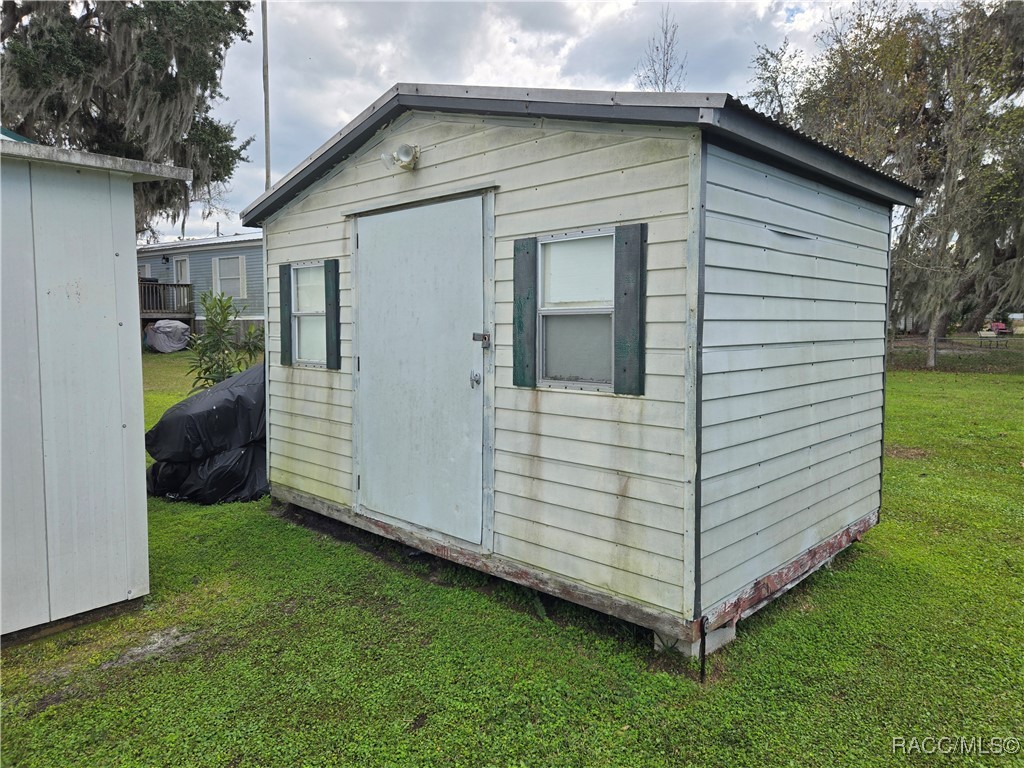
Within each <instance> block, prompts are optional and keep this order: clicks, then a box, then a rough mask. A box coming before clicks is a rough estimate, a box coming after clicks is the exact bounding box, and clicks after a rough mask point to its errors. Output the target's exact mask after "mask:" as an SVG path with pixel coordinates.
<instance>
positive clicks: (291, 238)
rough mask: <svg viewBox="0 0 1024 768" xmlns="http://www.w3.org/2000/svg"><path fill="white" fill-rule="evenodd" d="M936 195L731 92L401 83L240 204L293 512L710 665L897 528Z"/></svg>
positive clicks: (285, 490)
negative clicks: (900, 272) (493, 579)
mask: <svg viewBox="0 0 1024 768" xmlns="http://www.w3.org/2000/svg"><path fill="white" fill-rule="evenodd" d="M915 192H916V191H915V190H914V189H913V188H911V187H909V186H907V185H905V184H903V183H901V182H899V181H898V180H896V179H893V178H891V177H889V176H886V175H883V174H881V173H879V172H877V171H875V170H873V169H871V168H869V167H868V166H866V165H864V164H862V163H859V162H857V161H855V160H853V159H851V158H849V157H846V156H844V155H842V154H840V153H838V152H835V151H834V150H832V149H830V148H828V147H827V146H824V145H822V144H821V143H818V142H816V141H814V140H813V139H811V138H809V137H807V136H805V135H802V134H800V133H798V132H796V131H793V130H791V129H789V128H786V127H784V126H782V125H780V124H778V123H775V122H773V121H771V120H770V119H768V118H766V117H764V116H763V115H760V114H758V113H756V112H754V111H752V110H750V109H748V108H747V107H744V106H743V105H742V104H741V103H740V102H738V101H737V100H736V99H734V98H732V97H731V96H728V95H726V94H654V93H600V92H587V91H553V90H521V89H508V88H477V87H464V86H438V85H407V84H400V85H397V86H395V87H394V88H392V89H390V90H389V91H388V92H387V93H385V94H384V95H383V96H382V97H381V98H380V99H379V100H378V101H376V102H375V103H374V104H372V105H371V106H370V107H369V108H368V109H367V110H366V111H364V112H363V113H362V114H361V115H359V116H358V117H357V118H356V119H355V120H353V121H352V122H351V123H350V124H349V125H348V126H346V127H345V128H344V129H343V130H342V131H341V132H340V133H338V134H337V135H336V136H334V137H333V138H332V139H330V140H329V141H328V142H327V143H326V144H324V145H323V146H322V147H321V148H320V149H318V150H317V151H316V152H314V153H313V154H312V155H311V156H310V157H309V159H308V160H306V161H305V162H304V163H303V164H302V165H301V166H299V167H298V168H296V169H295V170H294V171H293V172H292V173H290V174H289V175H288V176H286V177H285V178H284V179H283V180H282V181H281V182H279V183H278V184H277V185H276V186H275V187H274V188H273V189H271V190H270V191H269V192H267V193H266V194H264V195H263V196H262V197H260V198H259V199H258V200H257V201H256V202H254V203H253V204H252V205H251V206H250V207H249V208H248V209H247V210H246V211H245V212H244V213H243V220H244V222H245V223H246V224H248V225H250V226H262V227H263V230H264V239H265V251H266V257H267V276H268V280H267V309H268V314H267V317H268V338H267V344H268V347H267V348H268V355H267V365H268V375H269V386H268V393H269V394H268V432H269V440H268V446H269V448H268V450H269V461H268V467H269V473H270V481H271V485H272V493H273V495H274V496H275V497H277V498H279V499H282V500H284V501H287V502H290V503H294V504H296V505H300V506H302V507H306V508H308V509H311V510H315V511H317V512H319V513H322V514H325V515H328V516H331V517H334V518H337V519H339V520H342V521H345V522H347V523H350V524H353V525H356V526H359V527H362V528H365V529H368V530H371V531H376V532H378V533H381V534H383V535H385V536H389V537H392V538H394V539H398V540H400V541H403V542H405V543H407V544H409V545H411V546H415V547H418V548H420V549H423V550H426V551H428V552H432V553H434V554H437V555H440V556H442V557H446V558H449V559H451V560H454V561H457V562H460V563H464V564H467V565H470V566H472V567H474V568H479V569H481V570H484V571H487V572H490V573H493V574H497V575H499V576H502V577H504V578H507V579H510V580H512V581H515V582H519V583H522V584H526V585H529V586H531V587H534V588H537V589H540V590H542V591H545V592H549V593H551V594H554V595H559V596H561V597H564V598H567V599H569V600H572V601H575V602H578V603H582V604H584V605H588V606H591V607H593V608H596V609H598V610H601V611H605V612H608V613H610V614H613V615H616V616H619V617H622V618H624V619H627V620H630V621H633V622H636V623H638V624H641V625H643V626H646V627H650V628H652V629H654V630H655V631H656V633H657V636H658V638H659V639H660V640H662V641H665V642H669V643H672V642H678V644H679V647H680V648H681V649H682V650H684V651H687V652H694V651H696V649H697V648H698V647H699V645H698V641H699V639H700V636H701V628H702V627H703V628H704V629H705V630H707V631H708V632H710V633H711V634H710V635H709V636H708V643H709V648H710V647H713V646H717V645H718V644H720V643H721V642H723V641H725V640H727V639H729V638H730V637H731V636H732V634H733V633H734V631H735V624H736V621H738V620H739V619H740V618H742V617H744V616H746V615H748V614H749V613H750V612H752V611H753V610H756V609H757V608H758V607H760V606H761V605H763V604H764V603H765V602H767V601H768V600H770V599H772V598H773V597H774V596H776V595H778V594H780V593H781V592H782V591H784V590H786V589H787V588H789V587H790V586H791V585H792V584H794V583H796V582H797V581H799V580H800V579H802V578H803V577H804V576H806V575H807V574H808V573H810V572H812V571H813V570H815V569H816V568H818V567H819V566H821V565H822V564H823V563H824V562H826V561H827V560H828V559H830V558H831V557H832V556H834V555H835V554H836V553H837V552H838V551H840V550H841V549H843V548H844V547H846V546H847V545H849V544H850V543H851V542H852V541H853V540H854V539H857V538H859V537H860V536H861V535H862V534H863V533H864V531H866V530H867V529H868V528H870V527H871V526H872V525H874V524H875V523H876V522H877V520H878V512H879V506H880V487H881V483H880V475H881V461H882V417H883V376H884V369H885V359H884V355H885V343H884V340H885V328H886V317H887V313H886V305H887V283H888V250H889V229H890V212H891V208H892V206H893V204H897V203H899V204H904V205H912V204H913V203H914V201H915Z"/></svg>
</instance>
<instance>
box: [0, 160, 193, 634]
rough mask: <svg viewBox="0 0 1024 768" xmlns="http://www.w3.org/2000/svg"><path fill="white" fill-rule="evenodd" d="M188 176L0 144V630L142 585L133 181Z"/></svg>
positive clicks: (133, 593) (137, 592)
mask: <svg viewBox="0 0 1024 768" xmlns="http://www.w3.org/2000/svg"><path fill="white" fill-rule="evenodd" d="M190 177H191V171H188V170H184V169H178V168H169V167H165V166H161V165H154V164H152V163H141V162H136V161H129V160H123V159H120V158H113V157H106V156H101V155H93V154H87V153H84V152H74V151H68V150H61V149H54V148H52V147H44V146H40V145H37V144H30V143H24V142H20V141H4V142H3V143H2V146H0V181H2V195H3V198H2V245H0V247H2V251H3V259H2V262H0V268H2V275H0V284H2V292H3V295H2V302H3V309H2V327H0V333H2V344H0V350H2V360H0V365H2V369H3V390H2V399H0V401H2V409H3V412H2V415H0V419H2V422H3V431H2V445H0V452H2V453H0V459H2V475H0V486H2V487H0V494H2V510H0V523H2V531H0V540H2V547H3V552H2V562H3V566H2V567H3V573H2V579H3V581H2V603H0V616H2V631H3V633H4V634H7V633H9V632H14V631H17V630H23V629H26V628H30V627H35V626H37V625H40V624H46V623H48V622H51V621H55V620H57V619H63V618H66V617H69V616H73V615H75V614H79V613H83V612H85V611H90V610H93V609H96V608H100V607H104V606H108V605H111V604H113V603H118V602H121V601H124V600H130V599H133V598H137V597H141V596H142V595H145V594H147V593H148V592H149V556H148V552H149V548H148V542H147V539H146V485H145V475H144V473H145V453H144V448H143V442H142V438H143V412H142V361H141V341H140V338H139V332H138V313H139V298H138V287H137V278H136V266H135V215H134V203H133V200H132V184H133V182H135V181H145V180H154V179H179V180H188V179H189V178H190Z"/></svg>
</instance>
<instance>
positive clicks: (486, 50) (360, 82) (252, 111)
mask: <svg viewBox="0 0 1024 768" xmlns="http://www.w3.org/2000/svg"><path fill="white" fill-rule="evenodd" d="M662 5H663V3H660V2H614V1H611V2H563V3H553V2H505V3H483V2H414V3H409V2H362V3H353V2H316V1H313V0H302V1H299V0H270V2H269V3H268V37H269V50H270V115H271V117H270V136H271V142H270V145H271V182H272V183H276V182H277V181H278V180H280V179H281V178H282V177H283V176H285V175H286V174H287V173H289V172H290V171H291V170H292V169H293V168H294V167H295V166H297V165H298V164H299V163H301V162H302V161H303V160H304V159H305V158H306V157H308V156H309V155H310V154H312V153H313V152H314V151H315V150H316V149H317V148H318V147H319V146H320V145H321V144H323V143H324V142H325V141H326V140H327V139H329V138H330V137H331V136H333V135H334V134H335V133H337V132H338V131H339V130H341V128H343V127H344V126H345V125H346V124H347V123H348V122H349V120H351V119H352V118H353V117H355V116H356V115H358V114H359V113H360V112H362V111H363V110H364V109H365V108H366V107H367V106H369V105H370V104H371V103H372V102H373V101H374V100H376V99H377V98H378V97H379V96H380V95H381V94H383V93H384V92H385V91H386V90H387V89H388V88H390V87H391V86H392V85H394V84H395V83H397V82H418V83H452V84H465V85H493V86H511V87H530V88H542V87H543V88H574V89H593V90H609V91H620V90H635V85H634V78H633V72H634V70H635V67H636V64H637V61H638V60H639V59H640V57H641V56H642V54H643V52H644V48H645V47H646V45H647V42H648V41H649V40H650V39H651V37H653V36H654V35H656V34H657V32H658V25H659V14H660V11H661V8H662ZM669 9H670V13H671V14H672V15H673V16H674V18H675V21H676V22H677V23H678V25H679V42H678V45H679V48H680V50H681V52H682V53H683V54H685V55H686V61H687V65H686V79H685V83H684V89H685V90H688V91H703V92H723V91H724V92H727V93H731V94H733V95H734V96H739V97H741V98H742V97H743V96H744V95H745V94H746V93H747V92H749V90H750V89H751V83H750V77H751V74H752V72H751V69H750V63H751V61H752V59H753V58H754V56H755V54H756V46H757V44H759V43H760V44H762V45H767V46H769V47H777V46H778V45H779V44H780V43H781V42H782V40H783V38H784V37H786V36H788V37H789V39H790V41H791V43H793V44H794V45H795V46H796V47H797V48H800V49H803V50H806V51H812V50H814V48H815V35H816V33H817V32H819V31H820V30H821V29H822V28H823V25H824V24H826V23H827V20H828V18H829V5H828V3H823V2H808V1H807V0H790V2H785V1H781V2H780V1H775V0H745V1H742V2H740V1H736V2H733V1H732V0H720V1H718V2H711V1H710V0H703V1H702V2H676V3H669ZM260 24H261V22H260V10H259V2H258V0H254V2H253V4H252V9H251V11H250V13H249V28H250V29H251V30H253V37H252V39H251V40H250V41H249V42H237V43H235V45H234V46H232V48H231V49H229V51H228V54H227V61H226V64H225V67H224V75H223V80H222V84H221V89H222V91H223V92H224V95H225V97H226V98H225V99H224V100H223V101H221V102H219V103H217V105H216V107H215V110H214V113H215V115H216V116H217V118H218V119H220V120H223V121H227V122H233V123H235V124H236V125H235V132H236V135H237V136H238V137H240V138H246V137H249V136H252V137H254V138H255V141H254V142H253V143H252V145H251V146H250V147H249V149H248V156H249V159H250V162H248V163H243V164H242V165H240V166H239V167H238V169H237V170H236V171H235V176H234V178H233V180H232V182H231V189H230V192H229V193H228V194H227V195H226V196H225V197H224V199H223V201H222V203H223V206H224V207H225V208H226V209H228V211H231V212H232V213H225V214H220V215H215V216H213V217H211V218H209V219H207V220H205V221H203V220H202V217H201V211H200V209H199V206H194V210H193V211H192V213H191V214H190V216H189V218H188V220H187V221H186V224H185V235H186V237H208V236H212V235H214V234H215V232H216V231H217V225H218V224H219V227H220V234H222V235H231V234H236V233H243V232H253V231H255V230H252V229H249V228H247V227H243V226H242V224H241V222H240V220H239V218H238V214H239V213H240V212H241V211H242V210H243V209H245V208H246V207H247V206H248V205H249V204H250V203H252V202H253V201H254V200H255V199H256V198H257V197H259V195H260V194H262V192H263V189H264V159H263V158H264V136H263V81H262V75H261V72H262V47H261V41H260ZM159 229H160V232H161V236H162V237H161V239H163V240H169V239H175V238H177V237H179V236H180V235H181V225H180V223H179V224H178V225H170V224H169V223H166V222H165V223H164V225H163V226H160V227H159Z"/></svg>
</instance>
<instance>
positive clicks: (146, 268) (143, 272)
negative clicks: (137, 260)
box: [139, 264, 151, 277]
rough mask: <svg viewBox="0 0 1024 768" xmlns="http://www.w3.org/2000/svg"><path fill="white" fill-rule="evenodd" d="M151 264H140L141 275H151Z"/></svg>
mask: <svg viewBox="0 0 1024 768" xmlns="http://www.w3.org/2000/svg"><path fill="white" fill-rule="evenodd" d="M150 276H151V275H150V273H149V264H139V277H150Z"/></svg>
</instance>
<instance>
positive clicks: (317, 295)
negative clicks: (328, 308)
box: [292, 266, 324, 312]
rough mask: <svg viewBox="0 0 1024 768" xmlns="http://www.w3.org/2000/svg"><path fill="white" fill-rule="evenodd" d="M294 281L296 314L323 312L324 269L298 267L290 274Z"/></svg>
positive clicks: (319, 267)
mask: <svg viewBox="0 0 1024 768" xmlns="http://www.w3.org/2000/svg"><path fill="white" fill-rule="evenodd" d="M292 276H293V279H294V281H295V307H294V310H295V311H296V312H323V311H324V268H323V267H321V266H316V267H299V268H297V269H295V270H294V271H293V272H292Z"/></svg>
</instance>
